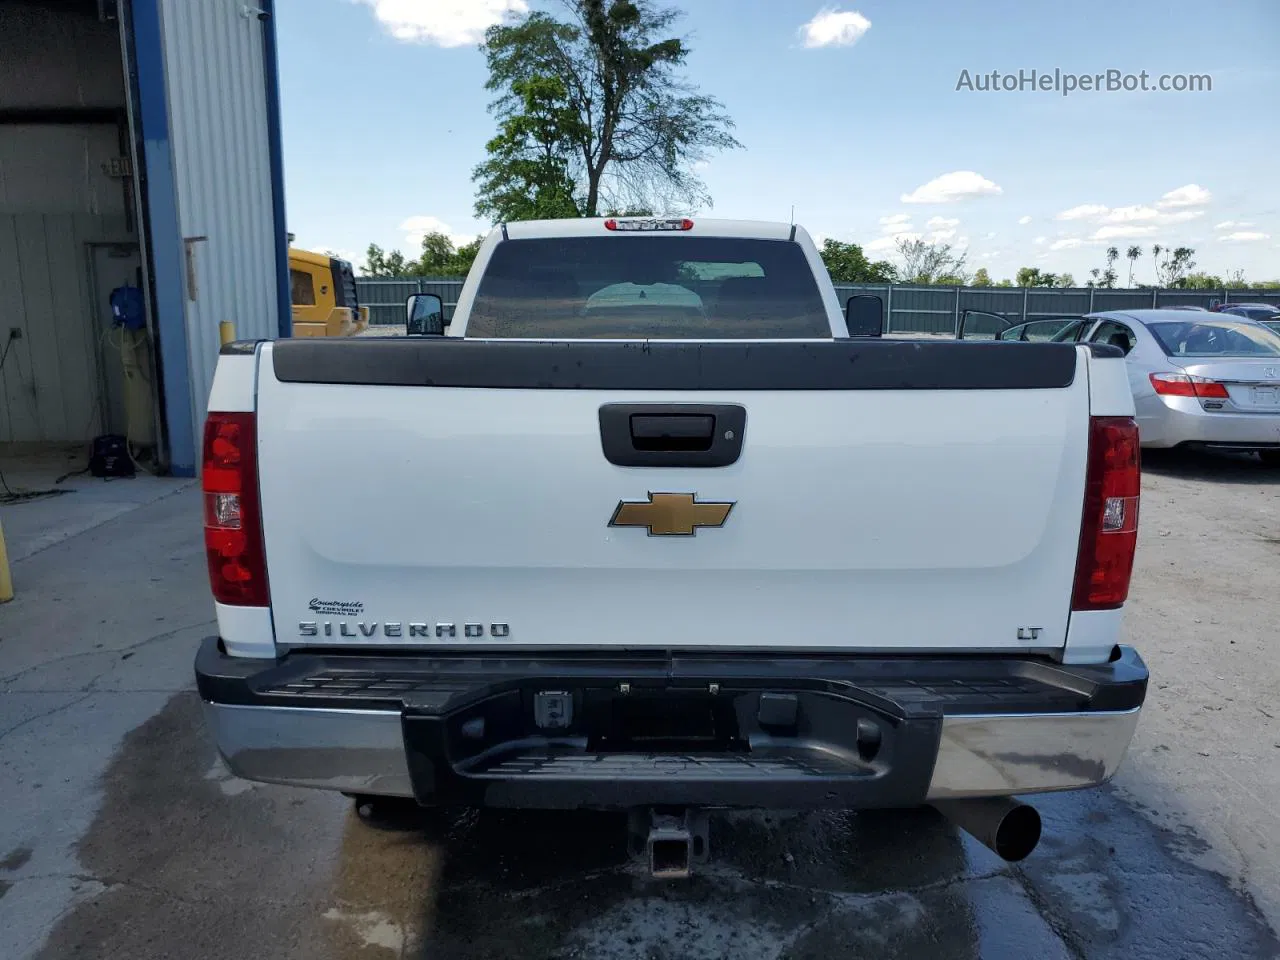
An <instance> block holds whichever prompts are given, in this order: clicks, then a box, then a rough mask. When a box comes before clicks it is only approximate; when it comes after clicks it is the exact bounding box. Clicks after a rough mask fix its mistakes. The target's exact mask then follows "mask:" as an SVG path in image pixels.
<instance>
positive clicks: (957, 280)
mask: <svg viewBox="0 0 1280 960" xmlns="http://www.w3.org/2000/svg"><path fill="white" fill-rule="evenodd" d="M898 255H899V256H901V257H902V270H901V271H900V273H899V277H900V279H901V280H902V282H904V283H922V284H923V283H945V284H948V285H951V286H964V285H965V284H966V283H968V279H969V275H968V273H967V272H966V271H965V269H964V265H965V261H966V260H967V259H968V254H967V253H957V252H956V251H955V249H954V248H953V247H952V246H951V244H949V243H926V242H925V241H923V240H906V239H902V238H899V240H898Z"/></svg>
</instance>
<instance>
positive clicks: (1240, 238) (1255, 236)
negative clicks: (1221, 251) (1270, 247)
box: [1218, 230, 1271, 243]
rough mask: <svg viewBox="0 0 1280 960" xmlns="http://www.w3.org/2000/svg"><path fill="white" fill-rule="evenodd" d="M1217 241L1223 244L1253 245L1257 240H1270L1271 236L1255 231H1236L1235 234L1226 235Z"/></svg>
mask: <svg viewBox="0 0 1280 960" xmlns="http://www.w3.org/2000/svg"><path fill="white" fill-rule="evenodd" d="M1218 239H1219V240H1221V241H1223V242H1224V243H1254V242H1256V241H1258V240H1270V239H1271V234H1269V233H1261V232H1259V231H1257V230H1237V231H1236V232H1235V233H1228V234H1226V235H1225V236H1221V237H1219V238H1218Z"/></svg>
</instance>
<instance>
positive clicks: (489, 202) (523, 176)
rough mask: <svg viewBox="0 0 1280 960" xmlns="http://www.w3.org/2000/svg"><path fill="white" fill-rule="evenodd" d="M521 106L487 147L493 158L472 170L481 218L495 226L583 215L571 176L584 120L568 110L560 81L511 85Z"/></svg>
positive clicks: (534, 80) (540, 79)
mask: <svg viewBox="0 0 1280 960" xmlns="http://www.w3.org/2000/svg"><path fill="white" fill-rule="evenodd" d="M511 96H512V98H513V101H514V102H517V103H518V104H519V106H518V108H517V109H514V110H513V111H512V112H510V113H508V114H507V115H505V116H504V117H503V118H502V120H501V122H500V123H499V125H498V135H497V136H495V137H494V138H493V139H492V140H490V141H489V142H488V143H487V144H485V150H486V151H487V152H488V154H489V159H487V160H486V161H485V162H484V163H481V164H479V165H478V166H477V167H476V168H475V169H474V170H473V171H472V174H471V176H472V179H473V180H474V181H475V182H476V216H479V217H488V218H490V219H492V220H493V221H495V222H497V221H508V220H552V219H558V218H561V217H576V216H579V215H580V211H579V209H578V203H577V201H576V200H575V199H574V182H573V177H572V176H571V175H570V173H569V171H570V168H571V166H572V163H571V159H570V158H571V156H572V149H573V142H574V140H575V139H576V138H577V137H579V136H581V134H582V132H583V131H582V120H581V118H580V117H579V116H578V114H577V112H576V111H575V110H574V109H573V108H572V107H570V106H569V105H568V102H567V99H568V95H567V91H566V89H565V86H564V84H563V83H562V82H561V81H560V79H559V78H557V77H543V76H531V77H522V78H520V79H517V80H514V81H512V83H511Z"/></svg>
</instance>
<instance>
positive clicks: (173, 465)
mask: <svg viewBox="0 0 1280 960" xmlns="http://www.w3.org/2000/svg"><path fill="white" fill-rule="evenodd" d="M124 9H125V11H126V13H125V15H126V16H127V17H128V18H129V22H128V30H129V36H130V38H131V40H132V44H131V56H130V59H131V61H132V67H133V74H134V77H133V85H134V91H133V93H134V97H135V105H136V110H135V122H136V124H137V127H138V137H139V139H140V140H141V141H142V170H140V171H139V173H140V174H141V176H140V179H141V181H142V187H143V198H144V204H145V210H146V218H147V230H146V235H147V250H146V256H147V258H148V260H149V262H150V266H151V269H150V278H151V303H152V308H153V310H154V312H155V329H156V335H157V338H158V340H159V344H158V347H159V361H160V382H161V392H162V397H163V401H164V420H165V434H166V439H167V446H168V454H169V470H170V472H171V473H173V474H174V475H175V476H180V477H193V476H195V473H196V441H195V428H194V411H193V406H192V399H191V368H190V366H189V363H188V350H187V323H186V309H185V306H186V305H185V302H184V294H183V289H182V286H183V284H182V276H183V271H182V233H181V230H180V229H179V226H178V207H177V187H176V184H175V180H174V171H173V153H172V150H171V147H170V143H169V99H168V88H167V86H166V82H165V63H164V39H163V31H162V29H161V24H160V10H159V7H158V0H132V2H131V3H129V4H126V5H125V8H124Z"/></svg>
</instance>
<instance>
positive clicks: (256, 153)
mask: <svg viewBox="0 0 1280 960" xmlns="http://www.w3.org/2000/svg"><path fill="white" fill-rule="evenodd" d="M253 9H254V5H253V4H248V5H246V4H245V3H244V2H243V0H161V3H160V11H161V15H162V17H163V30H164V54H165V68H166V73H167V77H168V93H169V118H170V137H171V142H172V149H173V160H174V164H173V169H174V176H175V179H176V181H177V192H178V218H179V223H180V226H181V231H182V236H183V239H184V245H185V247H186V248H188V249H189V250H190V251H191V253H190V255H189V256H188V257H187V259H186V263H187V264H188V266H189V267H190V268H193V269H191V270H189V272H188V273H187V276H186V294H187V301H186V315H187V331H188V349H189V351H190V358H191V394H192V407H193V416H194V419H195V424H194V426H195V428H196V429H197V431H198V430H199V425H200V422H201V421H203V419H204V411H205V407H206V405H207V402H208V398H209V388H210V386H211V384H212V381H213V370H214V366H215V364H216V362H217V355H218V346H219V340H218V322H219V321H221V320H231V321H233V322H234V323H235V325H236V334H237V336H239V337H243V338H254V337H274V336H276V335H277V333H278V329H279V328H278V313H279V308H278V300H277V296H276V294H277V290H278V288H277V275H276V274H277V271H276V245H275V224H274V218H273V207H272V183H271V166H270V154H269V142H270V141H269V139H268V127H267V103H268V101H267V92H266V78H265V64H264V61H263V38H262V31H263V29H264V27H263V23H262V22H261V21H259V20H258V17H257V15H256V13H254V12H253ZM199 237H203V238H205V239H203V240H199V239H196V238H199ZM193 294H194V297H193ZM197 435H198V434H197Z"/></svg>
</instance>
